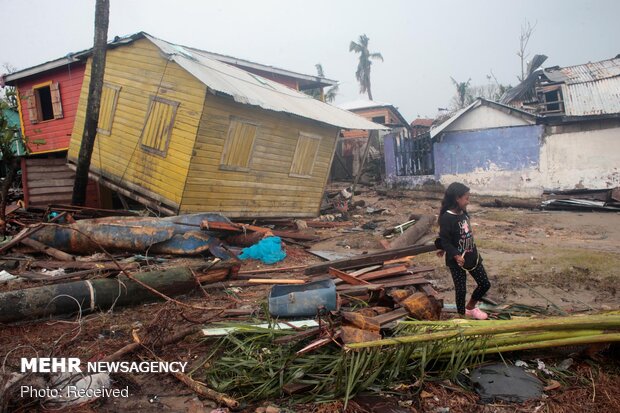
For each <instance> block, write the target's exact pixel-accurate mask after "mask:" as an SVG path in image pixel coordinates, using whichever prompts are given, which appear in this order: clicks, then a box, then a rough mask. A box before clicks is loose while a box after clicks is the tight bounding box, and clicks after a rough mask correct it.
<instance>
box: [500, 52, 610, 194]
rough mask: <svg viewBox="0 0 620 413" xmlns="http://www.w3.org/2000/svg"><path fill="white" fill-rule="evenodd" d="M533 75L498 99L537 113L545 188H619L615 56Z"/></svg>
mask: <svg viewBox="0 0 620 413" xmlns="http://www.w3.org/2000/svg"><path fill="white" fill-rule="evenodd" d="M533 76H534V78H535V81H534V82H529V83H528V82H527V79H526V81H524V82H523V83H522V84H520V85H518V86H517V87H516V88H515V89H516V90H515V91H509V92H508V93H507V94H506V95H505V96H503V97H502V102H503V103H505V104H509V105H513V106H518V107H521V108H522V109H524V110H528V111H531V112H532V113H535V114H537V115H539V116H541V120H540V121H539V122H540V123H543V124H544V125H545V137H544V144H543V148H544V151H542V150H541V162H542V168H541V172H543V180H542V186H543V187H544V189H549V190H569V189H582V188H588V189H608V188H614V187H617V186H620V55H618V56H616V57H614V58H612V59H606V60H602V61H599V62H593V63H585V64H581V65H575V66H567V67H558V66H555V67H550V68H546V69H541V70H538V71H537V72H535V73H534V74H533ZM527 97H529V99H527Z"/></svg>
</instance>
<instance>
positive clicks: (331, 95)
mask: <svg viewBox="0 0 620 413" xmlns="http://www.w3.org/2000/svg"><path fill="white" fill-rule="evenodd" d="M314 67H316V73H317V75H318V76H319V77H325V72H323V65H322V64H320V63H317V64H316V65H314ZM319 94H320V91H319ZM337 94H338V85H334V86H332V87H330V88H329V89H327V92H325V95H324V96H323V99H324V100H325V102H329V103H331V102H333V101H334V100H336V95H337Z"/></svg>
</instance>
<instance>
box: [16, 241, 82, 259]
mask: <svg viewBox="0 0 620 413" xmlns="http://www.w3.org/2000/svg"><path fill="white" fill-rule="evenodd" d="M21 243H22V244H24V245H27V246H29V247H31V248H34V249H35V250H37V251H39V252H42V253H44V254H47V255H49V256H50V257H54V258H56V259H57V260H60V261H73V260H75V257H74V256H73V255H71V254H67V253H66V252H63V251H60V250H57V249H56V248H53V247H50V246H49V245H45V244H43V243H42V242H39V241H37V240H34V239H32V238H24V239H22V240H21Z"/></svg>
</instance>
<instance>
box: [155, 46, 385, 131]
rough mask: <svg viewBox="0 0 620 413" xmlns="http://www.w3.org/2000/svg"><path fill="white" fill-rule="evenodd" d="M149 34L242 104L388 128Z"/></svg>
mask: <svg viewBox="0 0 620 413" xmlns="http://www.w3.org/2000/svg"><path fill="white" fill-rule="evenodd" d="M145 37H146V38H147V39H149V40H150V41H152V42H153V44H155V45H156V46H157V47H158V48H159V49H161V51H162V52H163V53H164V54H166V55H168V56H170V58H171V59H172V60H174V61H175V62H176V63H178V64H179V65H180V66H181V67H182V68H184V69H185V70H187V71H188V72H189V73H191V74H192V75H193V76H195V77H196V78H197V79H198V80H200V81H201V82H203V83H204V84H205V85H206V86H207V87H209V88H210V89H212V90H214V91H217V92H221V93H224V94H226V95H229V96H231V97H232V98H233V99H234V100H235V101H236V102H238V103H242V104H246V105H256V106H260V107H261V108H263V109H267V110H272V111H275V112H285V113H291V114H294V115H297V116H301V117H303V118H307V119H312V120H315V121H319V122H323V123H326V124H328V125H333V126H337V127H340V128H343V129H368V130H379V129H387V128H386V127H385V126H383V125H379V124H376V123H373V122H370V121H368V120H366V119H364V118H362V117H361V116H358V115H355V114H353V113H351V112H348V111H346V110H343V109H340V108H337V107H335V106H331V105H329V104H327V103H324V102H321V101H319V100H316V99H314V98H312V97H310V96H308V95H306V94H303V93H301V92H298V91H296V90H293V89H290V88H288V87H286V86H284V85H281V84H280V83H277V82H274V81H271V80H268V79H265V78H262V77H260V76H258V75H254V74H252V73H250V72H246V71H245V70H242V69H238V68H236V67H234V66H231V65H228V64H226V63H222V62H218V61H217V60H214V59H212V58H210V57H208V56H207V55H206V54H201V52H200V51H197V50H195V49H192V50H191V51H190V50H188V49H185V48H184V47H182V46H179V45H175V44H172V43H168V42H166V41H164V40H160V39H157V38H155V37H153V36H150V35H148V34H145Z"/></svg>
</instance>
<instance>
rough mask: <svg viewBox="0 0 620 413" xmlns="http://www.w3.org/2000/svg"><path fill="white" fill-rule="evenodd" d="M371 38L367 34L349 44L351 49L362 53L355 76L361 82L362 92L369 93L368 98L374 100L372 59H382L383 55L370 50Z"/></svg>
mask: <svg viewBox="0 0 620 413" xmlns="http://www.w3.org/2000/svg"><path fill="white" fill-rule="evenodd" d="M369 40H370V39H369V38H368V36H366V35H365V34H363V35H361V36H360V37H359V40H358V41H357V42H354V41H352V42H351V43H350V44H349V51H350V52H354V53H357V54H359V55H360V57H359V61H358V64H357V70H356V71H355V78H356V79H357V81H358V82H359V84H360V93H368V99H370V100H372V92H371V89H370V67H371V65H372V60H381V61H382V62H383V56H382V55H381V53H378V52H370V51H369V50H368V41H369Z"/></svg>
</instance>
